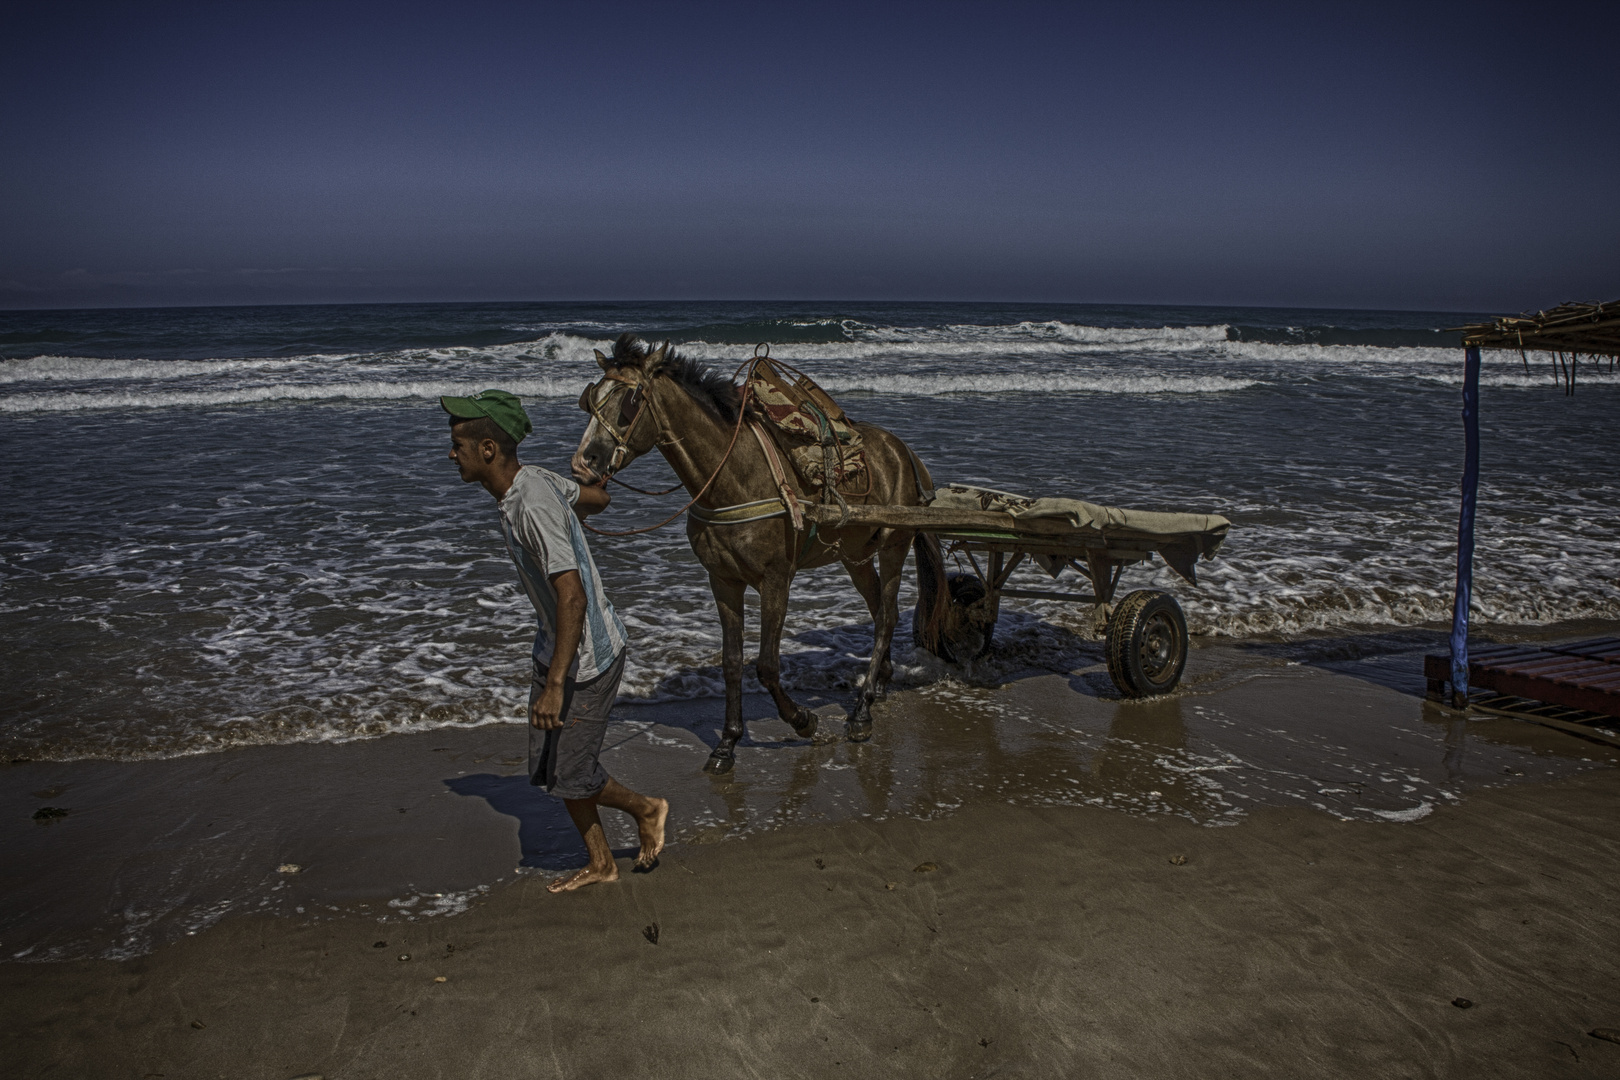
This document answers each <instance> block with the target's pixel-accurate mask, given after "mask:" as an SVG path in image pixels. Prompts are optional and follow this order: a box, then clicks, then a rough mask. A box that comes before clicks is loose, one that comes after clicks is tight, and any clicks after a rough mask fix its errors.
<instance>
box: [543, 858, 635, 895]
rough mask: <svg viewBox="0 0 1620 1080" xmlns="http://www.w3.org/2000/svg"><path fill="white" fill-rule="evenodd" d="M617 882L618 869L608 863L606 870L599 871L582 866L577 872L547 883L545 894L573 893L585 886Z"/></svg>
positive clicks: (596, 868)
mask: <svg viewBox="0 0 1620 1080" xmlns="http://www.w3.org/2000/svg"><path fill="white" fill-rule="evenodd" d="M618 880H619V868H618V866H616V865H615V864H613V863H608V865H607V868H606V869H601V868H598V867H595V866H584V867H581V868H580V869H578V870H575V871H574V872H573V873H572V874H568V875H566V876H564V877H560V878H558V879H557V880H556V881H553V882H549V883H548V884H547V885H546V892H551V893H562V892H573V891H574V890H575V889H583V888H584V887H585V886H587V885H595V884H596V883H597V882H603V881H618Z"/></svg>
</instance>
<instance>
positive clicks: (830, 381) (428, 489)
mask: <svg viewBox="0 0 1620 1080" xmlns="http://www.w3.org/2000/svg"><path fill="white" fill-rule="evenodd" d="M1471 317H1472V316H1470V315H1466V314H1456V313H1412V312H1364V311H1301V310H1281V311H1276V310H1257V309H1212V308H1173V307H1099V306H1064V305H1044V306H1023V307H1019V306H1008V305H963V304H934V305H916V304H674V303H671V304H597V305H581V304H502V305H494V304H490V305H466V304H457V305H398V306H393V305H367V306H351V307H339V306H334V307H289V308H234V309H224V308H221V309H177V310H148V311H88V312H9V313H4V312H0V358H3V360H0V444H3V446H4V449H5V454H6V461H7V462H8V469H7V470H6V475H5V478H4V480H3V481H0V500H3V502H0V507H3V515H0V657H3V664H4V672H5V678H4V680H3V681H0V753H3V754H4V755H5V756H6V757H8V758H32V759H69V758H82V757H110V758H120V757H125V758H128V757H150V756H166V755H174V754H184V753H196V752H205V751H210V750H220V749H225V748H229V747H232V746H239V745H246V744H254V743H266V742H290V741H306V740H324V739H348V738H355V737H364V736H376V735H385V734H388V733H391V732H401V731H413V730H423V729H430V728H435V727H441V726H448V725H473V724H484V723H497V722H509V721H512V720H515V719H516V718H517V717H518V716H519V715H520V713H521V708H522V703H523V701H524V698H525V695H526V679H527V666H526V664H527V656H528V649H529V644H530V641H531V639H532V622H533V616H532V612H531V609H530V608H529V605H528V602H527V600H526V599H525V598H524V597H523V595H522V594H521V592H519V590H518V588H517V586H516V577H515V574H514V571H513V570H512V567H511V565H510V563H509V562H508V560H507V558H506V555H505V552H504V550H503V548H502V545H501V542H500V539H499V534H498V531H497V529H496V524H495V517H494V508H493V505H492V502H491V500H490V499H489V497H488V495H487V494H485V493H484V492H483V490H482V489H480V488H477V487H475V486H465V485H462V484H461V483H460V481H459V479H458V477H457V476H456V473H455V470H454V468H453V466H452V465H451V464H450V463H449V462H448V461H447V460H445V449H446V444H447V436H446V427H445V423H444V420H443V416H442V413H441V412H440V410H439V408H438V405H437V402H436V400H435V399H436V398H437V396H438V395H440V394H446V393H467V392H472V391H476V390H480V389H483V388H485V387H488V386H499V387H504V388H506V389H509V390H512V391H514V392H516V393H518V394H521V395H522V396H523V397H524V399H525V401H526V402H527V405H528V408H529V410H530V414H531V416H532V417H533V419H534V421H535V426H536V431H535V434H534V435H533V436H532V437H531V438H530V439H529V440H528V441H527V442H525V443H524V447H523V457H524V459H525V460H526V461H530V462H533V463H536V464H542V465H546V466H548V467H550V468H554V469H557V470H558V471H566V462H567V458H568V456H569V454H570V453H571V452H572V449H573V447H574V446H575V444H576V443H577V441H578V439H579V436H580V434H581V432H582V430H583V427H584V424H585V417H584V415H583V414H582V413H580V412H579V411H578V409H577V408H576V406H575V401H576V399H577V397H578V395H579V391H580V389H581V387H582V386H583V385H584V383H585V382H586V381H588V380H590V379H592V378H594V377H595V375H596V368H595V365H594V363H593V362H592V359H591V350H592V349H593V348H595V347H603V348H605V347H606V343H607V342H610V341H611V340H612V338H613V337H615V336H616V335H617V334H618V333H620V332H621V331H624V330H631V331H635V332H638V333H641V334H643V335H645V336H647V337H649V338H652V339H666V338H667V339H669V340H672V341H674V342H677V343H679V345H680V348H681V349H682V350H683V351H684V352H686V353H688V354H689V355H692V356H696V357H699V358H702V359H704V360H707V361H710V362H712V363H713V364H715V365H716V366H718V367H721V368H722V369H724V370H727V371H730V370H731V369H733V368H735V367H736V366H737V365H738V364H739V363H740V362H741V361H742V360H743V359H744V358H746V357H747V356H748V355H749V354H750V353H751V351H752V348H751V347H752V345H753V344H754V343H755V342H759V341H769V342H771V343H772V346H773V355H775V356H777V357H780V358H783V359H786V360H788V361H789V362H790V363H792V364H794V365H795V366H797V367H799V368H801V369H803V370H805V371H807V372H809V373H811V374H812V375H813V376H815V377H816V378H817V379H818V380H819V381H820V382H821V383H822V385H823V386H825V387H826V388H827V389H828V390H830V391H831V392H833V393H834V394H835V395H837V396H838V398H839V399H840V401H841V402H842V403H843V405H844V406H845V408H846V409H847V411H849V412H850V413H851V414H853V415H854V416H856V417H857V418H859V419H863V420H871V421H873V422H876V423H879V424H881V425H883V426H885V427H887V428H889V429H890V430H892V431H894V432H896V433H897V434H899V435H900V436H901V437H902V438H905V439H906V440H907V441H908V442H910V444H911V445H912V447H913V448H914V449H915V450H916V451H917V452H918V454H919V455H920V456H921V457H922V458H923V459H924V460H925V461H926V462H927V463H928V465H929V468H930V469H931V471H932V472H933V474H934V476H935V478H936V480H937V481H940V482H943V481H962V482H968V483H975V484H981V485H985V486H990V487H997V488H1002V489H1006V490H1012V491H1019V492H1025V493H1029V494H1037V495H1046V494H1054V495H1055V494H1062V495H1069V496H1075V497H1081V498H1086V499H1090V500H1092V501H1096V502H1103V503H1110V504H1114V505H1121V506H1131V507H1137V508H1142V509H1153V510H1188V511H1207V512H1214V513H1220V514H1225V515H1226V516H1227V517H1229V518H1231V519H1232V521H1233V522H1234V528H1233V531H1232V534H1231V537H1230V539H1229V540H1228V542H1227V544H1226V546H1225V548H1224V549H1223V550H1222V552H1221V555H1220V557H1219V558H1218V559H1217V560H1216V561H1215V562H1212V563H1205V564H1202V565H1201V567H1200V586H1199V588H1197V589H1193V588H1191V587H1189V586H1187V585H1186V584H1185V583H1183V582H1181V581H1180V580H1179V579H1176V578H1174V577H1173V576H1172V575H1171V574H1169V573H1168V571H1165V570H1163V569H1162V568H1160V569H1158V570H1157V571H1155V570H1153V569H1148V568H1139V569H1136V570H1133V571H1128V572H1127V576H1126V579H1125V583H1126V584H1127V585H1129V586H1132V587H1149V586H1151V587H1158V588H1164V589H1167V590H1169V591H1171V592H1173V593H1175V594H1176V595H1177V596H1178V597H1179V598H1180V600H1181V602H1182V604H1183V606H1184V607H1185V609H1186V611H1187V615H1188V619H1189V623H1190V625H1191V628H1192V629H1193V631H1194V632H1195V633H1199V634H1207V635H1215V636H1219V637H1227V638H1246V637H1255V636H1268V635H1271V636H1274V635H1295V634H1302V633H1313V632H1318V631H1337V630H1350V631H1357V630H1369V629H1378V628H1388V627H1407V626H1432V625H1439V624H1442V623H1444V622H1446V621H1448V620H1449V617H1450V603H1451V577H1452V574H1453V558H1454V547H1455V530H1456V514H1457V505H1456V503H1457V499H1456V495H1457V483H1458V476H1459V473H1460V465H1461V457H1462V432H1461V426H1460V423H1459V408H1460V383H1461V369H1462V354H1461V350H1460V349H1459V348H1458V347H1457V344H1456V336H1455V335H1453V334H1448V333H1446V332H1445V328H1446V327H1448V326H1455V325H1457V324H1459V323H1461V322H1464V321H1468V320H1469V319H1470V318H1471ZM1482 381H1483V386H1484V389H1483V393H1482V398H1483V420H1482V427H1483V431H1484V440H1483V442H1484V466H1483V476H1482V481H1481V488H1480V512H1479V536H1480V539H1479V548H1478V556H1477V563H1478V579H1477V582H1476V591H1475V603H1476V607H1477V611H1476V616H1475V617H1476V619H1477V620H1478V625H1480V626H1482V627H1489V626H1491V625H1498V626H1522V625H1538V624H1547V623H1555V622H1559V621H1563V620H1573V619H1589V618H1599V619H1613V618H1620V545H1617V544H1616V542H1615V537H1616V536H1617V535H1620V480H1616V479H1615V477H1614V471H1613V460H1614V456H1615V451H1616V450H1617V449H1620V439H1617V438H1616V435H1615V427H1614V420H1613V418H1614V416H1615V415H1616V407H1617V405H1620V373H1613V372H1610V371H1609V370H1608V369H1607V368H1603V369H1601V370H1599V369H1596V368H1594V367H1592V366H1584V367H1583V368H1582V371H1581V374H1580V378H1579V381H1578V384H1577V387H1578V388H1577V392H1576V393H1575V395H1574V396H1573V397H1568V396H1565V395H1564V394H1563V393H1562V392H1561V391H1560V390H1559V389H1558V388H1557V387H1556V384H1555V383H1554V380H1553V377H1552V375H1551V373H1550V370H1549V368H1548V366H1547V365H1546V362H1545V361H1543V362H1541V363H1533V364H1532V365H1531V366H1530V367H1528V368H1527V367H1526V365H1525V364H1524V363H1523V362H1521V360H1520V358H1519V357H1518V355H1517V354H1501V355H1495V354H1487V355H1486V358H1485V368H1484V377H1483V380H1482ZM625 478H626V479H627V480H628V481H629V482H631V483H635V484H638V485H640V486H644V487H660V486H665V485H667V484H668V483H671V482H673V479H672V474H671V473H670V472H669V470H668V469H667V468H666V467H665V466H664V464H663V462H662V461H661V460H659V459H657V458H656V457H655V456H654V457H649V458H647V459H644V460H642V461H640V462H637V463H636V464H635V465H634V466H632V468H631V469H630V470H628V471H627V472H626V474H625ZM677 505H679V503H678V502H676V501H675V496H669V497H667V498H665V499H654V498H649V497H644V496H640V495H634V494H631V493H628V492H625V491H623V490H622V489H615V502H614V508H613V510H612V511H611V512H610V513H609V514H608V515H605V516H604V518H603V519H600V520H599V521H598V524H599V525H600V526H601V527H603V528H627V527H631V526H635V525H641V524H651V523H653V522H655V521H657V520H659V519H661V518H662V517H664V516H665V515H667V514H668V513H669V512H670V511H672V510H673V509H674V508H675V506H677ZM594 550H595V552H596V558H597V561H598V563H599V565H600V566H601V568H602V571H603V573H604V575H605V577H606V579H607V584H608V589H609V592H610V594H611V595H612V596H613V597H614V599H615V603H616V604H617V606H618V607H619V610H620V612H621V614H622V616H623V617H624V620H625V623H626V625H627V626H628V627H629V629H630V632H631V634H632V638H633V642H634V646H633V648H634V651H633V653H632V657H631V661H630V665H629V667H628V670H627V674H626V679H625V683H624V687H623V694H624V698H625V700H626V701H628V702H631V703H634V702H647V701H667V700H671V699H692V700H694V702H699V701H704V703H703V704H702V705H695V706H694V707H701V708H706V709H718V702H716V701H713V700H706V701H705V699H713V698H715V697H716V695H718V693H719V690H720V680H719V673H718V666H717V665H718V659H719V633H718V626H717V623H716V621H715V619H714V616H713V610H712V609H713V605H712V601H711V600H710V598H709V595H708V591H707V587H706V585H705V581H704V576H703V573H702V571H701V568H700V567H699V566H698V565H697V563H696V560H695V559H694V558H693V556H692V555H691V552H690V550H689V549H688V547H687V544H686V540H685V537H684V533H683V530H682V528H681V527H680V525H679V523H677V524H676V525H674V526H671V527H670V528H667V529H665V530H663V531H660V532H656V533H652V534H648V535H643V536H638V537H630V538H624V539H607V538H597V539H595V541H594ZM1021 578H1022V583H1024V584H1027V585H1036V584H1038V583H1039V582H1041V581H1043V580H1044V577H1043V576H1042V575H1040V573H1039V571H1034V570H1030V571H1025V572H1021ZM914 595H915V590H914V588H913V583H912V576H911V572H910V571H909V570H908V571H907V580H906V584H905V586H904V588H903V590H902V596H901V602H902V604H903V605H907V606H909V605H910V603H911V602H912V598H913V597H914ZM788 635H789V636H788V640H787V641H786V642H785V643H784V651H785V662H784V667H785V677H786V680H787V682H788V684H789V685H790V686H792V687H797V688H800V689H815V690H819V691H823V692H825V691H828V690H833V689H838V688H842V687H848V686H849V685H851V684H852V682H853V680H854V679H855V678H856V676H857V674H858V672H859V671H861V670H862V669H863V668H864V662H863V660H862V659H861V658H862V656H863V655H864V654H865V653H866V651H867V650H868V648H869V644H870V620H869V618H868V616H867V614H866V611H865V608H864V606H863V605H862V603H861V601H860V599H859V598H858V596H857V595H856V594H855V592H854V590H853V588H851V587H850V586H849V584H848V581H847V578H845V576H844V575H843V573H842V571H841V570H839V569H837V568H829V569H826V570H820V571H814V572H809V573H805V574H803V575H801V576H800V578H799V579H798V581H797V582H796V584H795V590H794V600H793V604H792V608H791V611H790V615H789V620H788ZM1090 636H1092V631H1091V627H1090V618H1089V612H1087V611H1084V610H1081V609H1078V608H1073V607H1066V606H1064V605H1060V604H1053V603H1047V602H1043V601H1023V600H1009V601H1006V602H1005V605H1004V616H1003V623H1002V626H1001V627H1000V628H998V644H997V647H996V649H995V651H994V652H993V653H992V654H991V655H990V657H988V658H987V659H986V660H985V661H984V662H983V663H982V664H981V665H980V667H979V668H978V669H977V670H976V671H975V672H974V673H972V674H973V675H974V677H975V678H978V679H980V680H985V679H988V680H995V679H997V678H1005V677H1009V676H1011V675H1014V674H1018V673H1021V672H1029V671H1040V670H1053V671H1065V670H1069V669H1071V668H1073V667H1074V666H1075V664H1076V662H1077V661H1076V658H1075V655H1074V642H1075V641H1077V640H1084V639H1086V638H1088V637H1090ZM896 644H897V656H896V660H897V664H898V674H897V679H898V681H899V682H900V683H902V684H911V685H920V684H926V683H929V682H931V681H937V680H939V679H942V678H945V677H947V676H948V675H950V674H951V673H950V672H948V671H946V670H945V669H944V668H943V666H942V665H940V664H939V663H938V662H937V661H935V660H933V658H931V657H926V656H917V655H914V654H913V651H912V649H911V647H910V644H909V641H908V640H906V635H905V634H904V633H902V634H899V635H897V639H896Z"/></svg>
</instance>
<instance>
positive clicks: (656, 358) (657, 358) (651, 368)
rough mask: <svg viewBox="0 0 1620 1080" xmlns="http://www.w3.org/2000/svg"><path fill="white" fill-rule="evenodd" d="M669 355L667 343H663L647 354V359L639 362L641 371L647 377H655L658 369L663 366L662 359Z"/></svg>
mask: <svg viewBox="0 0 1620 1080" xmlns="http://www.w3.org/2000/svg"><path fill="white" fill-rule="evenodd" d="M668 353H669V342H667V341H666V342H663V343H662V344H661V345H659V346H658V348H656V349H654V350H653V351H652V352H650V353H648V354H647V359H645V360H643V361H642V362H641V370H642V371H645V372H646V373H647V374H648V375H656V374H657V373H658V369H659V368H661V367H663V366H664V357H665V356H666V355H667V354H668Z"/></svg>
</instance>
